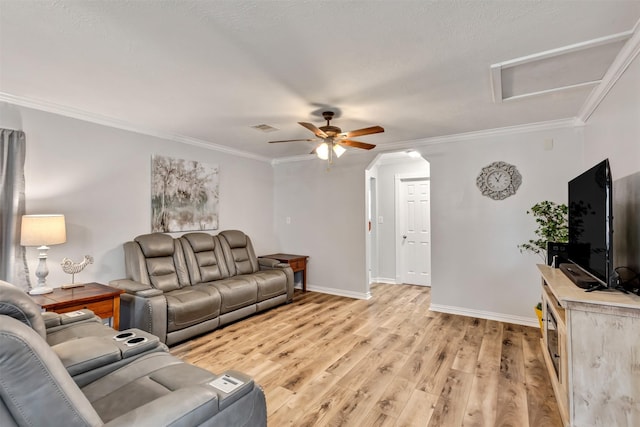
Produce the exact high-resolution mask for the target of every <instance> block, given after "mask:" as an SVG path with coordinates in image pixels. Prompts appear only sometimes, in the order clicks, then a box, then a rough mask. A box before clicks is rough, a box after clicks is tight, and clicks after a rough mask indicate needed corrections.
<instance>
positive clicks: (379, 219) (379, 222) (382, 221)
mask: <svg viewBox="0 0 640 427" xmlns="http://www.w3.org/2000/svg"><path fill="white" fill-rule="evenodd" d="M378 224H384V218H383V217H382V216H379V217H378Z"/></svg>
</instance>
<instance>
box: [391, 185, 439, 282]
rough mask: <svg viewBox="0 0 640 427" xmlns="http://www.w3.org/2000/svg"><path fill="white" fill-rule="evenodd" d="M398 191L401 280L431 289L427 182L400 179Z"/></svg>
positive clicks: (428, 188) (428, 186)
mask: <svg viewBox="0 0 640 427" xmlns="http://www.w3.org/2000/svg"><path fill="white" fill-rule="evenodd" d="M399 192H400V197H399V209H398V211H399V212H398V214H399V227H398V231H399V232H400V236H398V238H399V246H398V248H399V258H400V263H399V264H400V265H399V268H400V274H399V276H400V280H401V281H402V283H408V284H412V285H422V286H431V220H430V216H431V215H430V200H429V198H430V197H429V193H430V182H429V180H428V179H424V178H421V179H401V180H400V185H399Z"/></svg>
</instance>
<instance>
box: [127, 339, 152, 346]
mask: <svg viewBox="0 0 640 427" xmlns="http://www.w3.org/2000/svg"><path fill="white" fill-rule="evenodd" d="M147 341H149V340H148V339H147V337H136V338H131V339H129V340H127V341H125V344H126V345H127V346H129V347H133V346H134V345H138V344H142V343H144V342H147Z"/></svg>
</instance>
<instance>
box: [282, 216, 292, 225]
mask: <svg viewBox="0 0 640 427" xmlns="http://www.w3.org/2000/svg"><path fill="white" fill-rule="evenodd" d="M284 222H286V223H287V224H291V217H290V216H288V217H286V218H285V220H284Z"/></svg>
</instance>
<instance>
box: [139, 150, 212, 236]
mask: <svg viewBox="0 0 640 427" xmlns="http://www.w3.org/2000/svg"><path fill="white" fill-rule="evenodd" d="M218 173H219V171H218V165H210V164H206V163H202V162H200V161H197V160H183V159H174V158H171V157H166V156H159V155H154V156H153V157H152V159H151V231H152V232H163V233H167V232H169V233H170V232H180V231H201V230H217V229H218V205H219V201H220V196H219V193H218Z"/></svg>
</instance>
